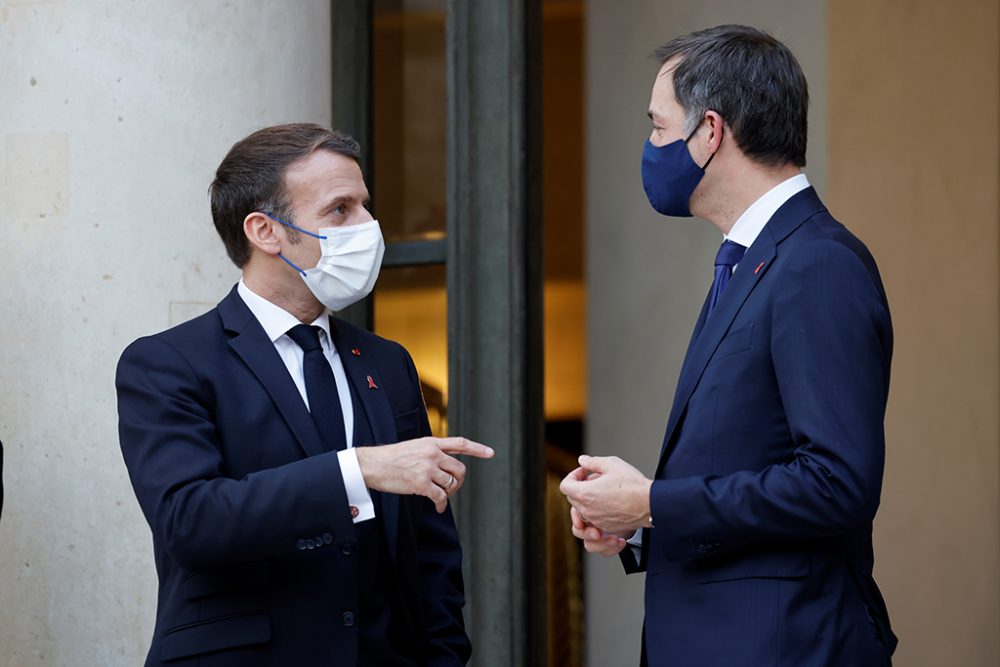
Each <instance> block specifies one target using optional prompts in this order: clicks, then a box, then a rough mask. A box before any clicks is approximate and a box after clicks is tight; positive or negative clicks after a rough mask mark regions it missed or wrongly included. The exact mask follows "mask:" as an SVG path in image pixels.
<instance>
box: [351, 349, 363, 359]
mask: <svg viewBox="0 0 1000 667" xmlns="http://www.w3.org/2000/svg"><path fill="white" fill-rule="evenodd" d="M351 354H353V355H354V356H355V357H360V356H361V350H359V349H358V348H354V349H353V350H351Z"/></svg>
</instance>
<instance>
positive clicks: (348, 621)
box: [344, 611, 354, 628]
mask: <svg viewBox="0 0 1000 667" xmlns="http://www.w3.org/2000/svg"><path fill="white" fill-rule="evenodd" d="M344 627H345V628H351V627H354V612H353V611H345V612H344Z"/></svg>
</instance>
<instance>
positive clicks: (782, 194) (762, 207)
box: [725, 173, 809, 272]
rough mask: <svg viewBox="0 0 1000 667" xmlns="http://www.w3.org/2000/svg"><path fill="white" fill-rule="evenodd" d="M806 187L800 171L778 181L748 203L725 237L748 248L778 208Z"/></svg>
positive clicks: (806, 179) (734, 269)
mask: <svg viewBox="0 0 1000 667" xmlns="http://www.w3.org/2000/svg"><path fill="white" fill-rule="evenodd" d="M808 187H809V179H808V178H806V175H805V174H802V173H799V174H796V175H795V176H792V177H791V178H788V179H785V180H784V181H782V182H781V183H778V184H777V185H775V186H774V187H773V188H771V189H770V190H768V191H767V192H765V193H764V195H763V196H762V197H761V198H760V199H758V200H757V201H755V202H754V203H752V204H750V206H749V207H748V208H747V210H745V211H743V215H741V216H740V217H739V218H737V219H736V222H734V223H733V228H732V229H730V230H729V233H728V234H726V236H725V239H726V240H727V241H732V242H733V243H739V244H740V245H741V246H743V247H744V248H749V247H750V246H752V245H753V242H754V241H756V240H757V237H758V236H760V233H761V232H762V231H763V230H764V225H766V224H767V221H768V220H770V219H771V218H772V217H773V216H774V214H775V213H776V212H777V211H778V209H779V208H781V207H782V206H783V205H784V203H785V202H786V201H788V200H789V199H791V198H792V195H795V194H797V193H799V192H801V191H802V190H805V189H806V188H808ZM737 266H739V264H737V265H736V266H734V267H733V272H735V271H736V267H737Z"/></svg>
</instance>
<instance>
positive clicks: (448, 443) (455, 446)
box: [433, 437, 494, 459]
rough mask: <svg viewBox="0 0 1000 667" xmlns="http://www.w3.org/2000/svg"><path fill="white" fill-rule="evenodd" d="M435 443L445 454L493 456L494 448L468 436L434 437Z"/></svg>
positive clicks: (483, 457) (479, 457)
mask: <svg viewBox="0 0 1000 667" xmlns="http://www.w3.org/2000/svg"><path fill="white" fill-rule="evenodd" d="M433 440H434V444H435V445H437V446H438V448H439V449H440V450H441V451H442V452H444V453H445V454H461V455H463V456H475V457H476V458H478V459H491V458H493V454H494V451H493V448H492V447H487V446H486V445H483V444H480V443H478V442H475V441H473V440H469V439H468V438H460V437H459V438H434V439H433Z"/></svg>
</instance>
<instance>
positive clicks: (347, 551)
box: [340, 542, 354, 556]
mask: <svg viewBox="0 0 1000 667" xmlns="http://www.w3.org/2000/svg"><path fill="white" fill-rule="evenodd" d="M340 553H342V554H344V555H345V556H350V555H351V554H352V553H354V545H353V544H351V543H350V542H345V543H344V546H342V547H340Z"/></svg>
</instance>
